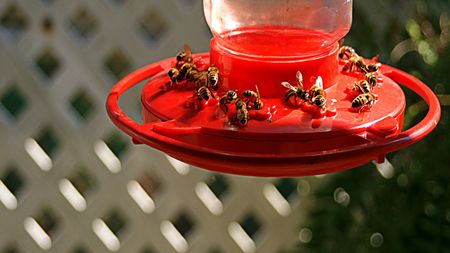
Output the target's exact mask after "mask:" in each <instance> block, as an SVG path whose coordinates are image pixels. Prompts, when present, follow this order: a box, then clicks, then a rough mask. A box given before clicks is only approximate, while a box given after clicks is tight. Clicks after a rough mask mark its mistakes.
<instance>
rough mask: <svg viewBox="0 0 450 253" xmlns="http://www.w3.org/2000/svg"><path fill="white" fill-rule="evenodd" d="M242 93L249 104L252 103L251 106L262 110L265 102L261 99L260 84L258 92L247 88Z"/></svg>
mask: <svg viewBox="0 0 450 253" xmlns="http://www.w3.org/2000/svg"><path fill="white" fill-rule="evenodd" d="M242 95H243V96H244V97H245V99H246V100H247V106H248V104H249V103H252V107H251V108H253V109H255V110H261V109H262V108H263V106H264V103H263V102H262V101H261V97H260V94H259V89H258V86H256V92H255V91H252V90H245V91H244V92H242Z"/></svg>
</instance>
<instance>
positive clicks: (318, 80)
mask: <svg viewBox="0 0 450 253" xmlns="http://www.w3.org/2000/svg"><path fill="white" fill-rule="evenodd" d="M316 85H317V86H319V87H320V88H321V89H323V80H322V77H321V76H318V77H317V80H316Z"/></svg>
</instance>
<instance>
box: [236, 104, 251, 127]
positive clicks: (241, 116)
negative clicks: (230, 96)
mask: <svg viewBox="0 0 450 253" xmlns="http://www.w3.org/2000/svg"><path fill="white" fill-rule="evenodd" d="M234 104H235V105H236V120H237V122H238V124H239V125H240V126H245V125H247V123H248V119H249V113H248V110H247V103H245V102H244V101H242V100H241V99H237V100H236V102H235V103H234Z"/></svg>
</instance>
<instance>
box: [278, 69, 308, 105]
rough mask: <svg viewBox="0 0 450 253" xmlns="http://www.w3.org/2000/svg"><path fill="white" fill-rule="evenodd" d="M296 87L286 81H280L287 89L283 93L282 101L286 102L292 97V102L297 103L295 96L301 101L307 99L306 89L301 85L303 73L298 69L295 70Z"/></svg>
mask: <svg viewBox="0 0 450 253" xmlns="http://www.w3.org/2000/svg"><path fill="white" fill-rule="evenodd" d="M296 77H297V87H294V86H292V85H291V84H290V83H288V82H282V83H281V85H282V86H283V87H285V88H287V89H288V90H287V91H286V93H285V94H284V101H285V102H287V101H289V99H290V98H291V97H294V102H295V104H297V98H300V99H301V100H302V101H308V91H307V90H305V88H304V87H303V75H302V73H301V72H300V71H297V75H296Z"/></svg>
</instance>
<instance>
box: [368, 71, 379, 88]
mask: <svg viewBox="0 0 450 253" xmlns="http://www.w3.org/2000/svg"><path fill="white" fill-rule="evenodd" d="M366 81H367V82H369V84H370V86H372V88H373V87H375V86H376V85H377V82H378V77H377V76H376V75H375V73H373V72H371V73H367V74H366Z"/></svg>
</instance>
